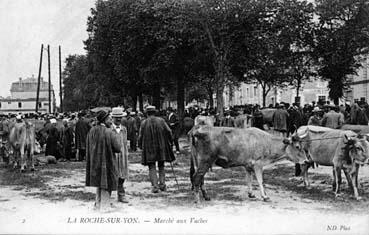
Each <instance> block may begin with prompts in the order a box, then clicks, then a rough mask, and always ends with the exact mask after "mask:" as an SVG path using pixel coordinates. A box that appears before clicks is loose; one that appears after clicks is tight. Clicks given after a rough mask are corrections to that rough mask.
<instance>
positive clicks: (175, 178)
mask: <svg viewBox="0 0 369 235" xmlns="http://www.w3.org/2000/svg"><path fill="white" fill-rule="evenodd" d="M170 166H171V167H172V172H173V176H174V180H175V181H176V184H177V187H178V190H180V188H179V184H178V180H177V177H176V174H175V173H174V168H173V164H172V162H170Z"/></svg>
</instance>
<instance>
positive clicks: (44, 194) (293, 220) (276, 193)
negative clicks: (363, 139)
mask: <svg viewBox="0 0 369 235" xmlns="http://www.w3.org/2000/svg"><path fill="white" fill-rule="evenodd" d="M180 144H181V147H182V149H183V151H182V152H181V154H179V155H177V161H176V163H175V164H174V172H175V175H176V177H177V180H178V183H179V185H178V186H179V188H178V186H177V185H176V183H175V179H174V175H173V172H172V169H171V167H170V165H169V164H167V165H166V180H167V186H168V191H167V192H161V193H159V194H153V193H151V191H150V189H151V185H150V183H149V179H148V169H147V168H146V167H144V166H142V165H141V163H140V160H141V159H140V153H139V152H137V153H131V154H130V156H129V161H130V166H129V169H130V177H129V180H128V181H127V183H126V184H125V188H126V193H127V199H128V201H129V203H128V204H122V203H117V202H116V192H113V195H112V197H113V199H112V200H113V201H114V202H115V206H116V208H115V209H114V210H112V211H111V212H110V213H105V214H104V216H107V215H109V216H110V215H119V216H122V215H127V216H128V215H129V216H131V217H130V218H136V219H137V220H139V222H138V223H139V224H145V223H146V224H145V226H144V227H140V228H145V229H148V231H146V230H145V231H146V232H149V233H152V232H154V231H155V233H162V232H163V233H166V232H168V230H166V229H165V228H173V229H175V230H174V231H175V233H188V232H190V233H191V232H193V229H194V226H195V227H196V226H203V227H201V228H202V229H201V230H196V233H203V232H204V233H238V232H246V231H247V232H252V233H254V232H255V233H260V232H261V233H264V232H265V233H275V232H276V233H287V234H288V233H290V232H291V231H293V233H301V234H306V233H310V232H327V233H330V234H335V232H337V233H345V234H369V166H365V167H363V168H361V169H360V176H359V179H360V180H359V182H360V195H361V196H362V198H363V199H362V200H361V201H356V200H355V199H354V197H353V193H352V192H351V191H350V190H349V189H348V185H347V183H346V181H345V179H344V180H343V181H344V184H343V187H342V189H343V191H342V196H341V197H340V198H335V197H334V193H333V191H332V186H331V183H332V175H331V172H332V169H331V168H329V167H318V168H315V169H311V170H310V174H309V176H310V181H311V186H312V187H311V189H306V188H305V187H303V184H302V179H301V178H300V177H294V164H292V163H290V162H287V161H283V162H279V163H277V164H275V165H272V166H268V167H266V168H265V171H264V183H265V187H266V190H267V194H268V196H269V197H270V199H271V201H270V202H264V201H262V200H261V198H260V193H259V188H258V185H257V182H256V180H254V184H253V188H254V190H255V191H254V192H255V194H256V196H257V198H256V199H249V198H248V197H247V192H246V190H247V188H246V182H245V172H244V170H243V168H233V169H221V168H219V167H213V169H212V171H211V172H208V173H207V175H206V178H205V181H206V188H207V190H208V193H209V195H210V197H211V201H209V202H206V201H202V202H201V203H200V204H194V198H193V194H192V192H191V185H190V181H189V162H190V161H189V153H188V151H187V149H188V143H187V142H186V140H185V139H181V143H180ZM0 176H1V177H0V185H1V193H0V225H1V226H0V233H2V232H12V231H19V232H27V233H32V232H40V231H43V232H45V231H46V232H48V231H49V232H53V233H54V232H57V231H56V230H55V227H54V226H53V225H60V224H62V225H64V230H61V231H59V232H60V233H69V232H71V231H74V232H75V231H76V230H74V229H77V231H79V232H81V230H79V229H80V228H81V227H73V224H70V223H69V222H68V220H72V219H73V218H77V217H78V218H77V219H78V220H79V219H80V218H81V216H86V215H88V216H96V215H98V212H95V211H94V210H93V202H94V197H95V195H94V188H88V187H85V186H84V182H85V162H58V163H57V164H50V165H44V166H38V167H37V168H36V171H35V172H30V171H27V172H26V173H22V174H21V173H20V172H19V169H15V170H14V169H12V168H11V167H8V166H6V165H4V164H2V165H1V167H0ZM196 216H197V217H196ZM157 217H160V218H164V219H165V218H168V219H171V218H173V219H174V220H177V219H178V220H185V221H184V224H187V226H185V225H184V224H179V223H180V222H179V223H177V222H178V221H177V222H176V221H175V222H174V223H175V224H173V223H171V222H170V220H168V221H166V222H165V223H166V224H165V225H166V227H161V226H162V224H160V225H155V224H156V223H154V221H155V218H157ZM193 217H194V218H195V219H193V220H192V221H191V218H193ZM196 218H197V219H200V220H197V222H198V223H195V222H194V221H196ZM205 220H206V222H202V221H205ZM41 221H42V222H41ZM190 221H191V222H190ZM238 221H239V222H238ZM182 222H183V221H182ZM163 223H164V222H163ZM188 223H191V224H194V225H193V226H188ZM229 223H230V224H232V226H229ZM38 224H41V225H40V226H38ZM235 224H237V225H235ZM331 224H333V225H337V226H338V227H339V226H347V227H349V229H348V230H347V231H346V230H342V228H341V230H339V229H337V230H335V231H330V230H329V228H330V227H329V226H330V225H331ZM225 225H227V226H225ZM260 225H262V226H260ZM264 225H265V226H264ZM291 225H292V227H291ZM76 226H77V225H76ZM79 226H81V225H80V224H79ZM168 226H169V227H168ZM209 226H210V227H212V228H217V229H215V230H214V229H211V230H209V229H210V227H209ZM151 227H152V229H155V230H150V229H151ZM41 228H42V229H45V230H41ZM110 228H113V227H110ZM14 229H15V230H14ZM99 229H102V230H101V231H105V230H103V228H102V227H99V228H97V227H94V226H89V227H88V228H84V229H83V230H82V231H84V232H93V233H95V232H98V231H100V230H99ZM186 229H190V230H186ZM333 230H334V229H333ZM112 231H115V230H112ZM118 231H119V230H118ZM126 231H130V232H133V233H135V232H137V231H141V230H140V229H137V228H135V227H134V226H133V227H132V226H131V227H127V228H126ZM171 231H172V230H171Z"/></svg>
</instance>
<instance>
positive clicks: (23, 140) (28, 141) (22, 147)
mask: <svg viewBox="0 0 369 235" xmlns="http://www.w3.org/2000/svg"><path fill="white" fill-rule="evenodd" d="M9 143H10V145H11V147H12V149H13V154H14V158H15V162H14V168H16V167H17V165H18V162H19V158H20V165H21V172H24V171H25V168H26V167H27V160H30V161H31V171H34V170H35V167H34V159H33V154H34V147H35V129H34V126H33V124H32V123H29V122H27V121H26V122H17V123H15V125H14V127H13V128H12V129H11V131H10V135H9ZM25 154H27V159H26V158H25Z"/></svg>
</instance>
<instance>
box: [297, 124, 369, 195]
mask: <svg viewBox="0 0 369 235" xmlns="http://www.w3.org/2000/svg"><path fill="white" fill-rule="evenodd" d="M295 136H296V137H297V139H298V141H300V142H301V145H302V146H303V150H304V151H305V152H306V153H307V156H308V158H309V161H310V163H311V162H313V163H316V164H318V165H322V166H331V167H333V178H334V181H333V190H334V191H335V195H336V197H338V196H339V191H340V185H341V169H342V170H343V171H344V173H345V175H346V178H347V181H348V184H349V185H350V187H352V189H353V191H354V195H355V198H356V199H357V200H360V199H361V197H360V196H359V194H358V190H357V187H358V171H359V166H360V165H362V164H365V163H367V161H368V156H369V142H368V141H367V139H366V138H363V137H361V136H358V135H357V134H356V133H355V132H353V131H349V130H337V129H331V128H326V127H319V126H302V127H300V128H299V129H298V130H297V133H296V134H295ZM309 165H311V164H304V165H303V169H302V172H301V173H302V174H303V180H304V185H305V186H306V187H307V188H309V187H310V183H309V180H308V169H309Z"/></svg>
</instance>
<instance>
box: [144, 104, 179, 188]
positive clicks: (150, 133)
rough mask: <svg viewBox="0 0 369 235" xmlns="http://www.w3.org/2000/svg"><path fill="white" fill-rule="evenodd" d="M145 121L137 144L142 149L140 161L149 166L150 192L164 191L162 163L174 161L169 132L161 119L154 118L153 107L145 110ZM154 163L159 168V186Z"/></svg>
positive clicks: (154, 110)
mask: <svg viewBox="0 0 369 235" xmlns="http://www.w3.org/2000/svg"><path fill="white" fill-rule="evenodd" d="M146 112H147V116H148V117H147V119H145V120H144V121H142V123H141V128H140V134H139V137H138V143H139V146H140V148H141V149H142V161H141V163H142V164H143V165H145V166H149V177H150V181H151V185H152V192H153V193H158V192H159V190H161V191H166V185H165V171H164V162H172V161H174V160H175V157H174V154H173V151H172V146H171V130H170V128H169V127H168V125H167V124H166V123H165V121H164V119H163V118H160V117H156V116H155V114H156V109H155V106H148V107H147V108H146ZM156 162H157V163H158V168H159V184H158V177H157V174H156Z"/></svg>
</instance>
